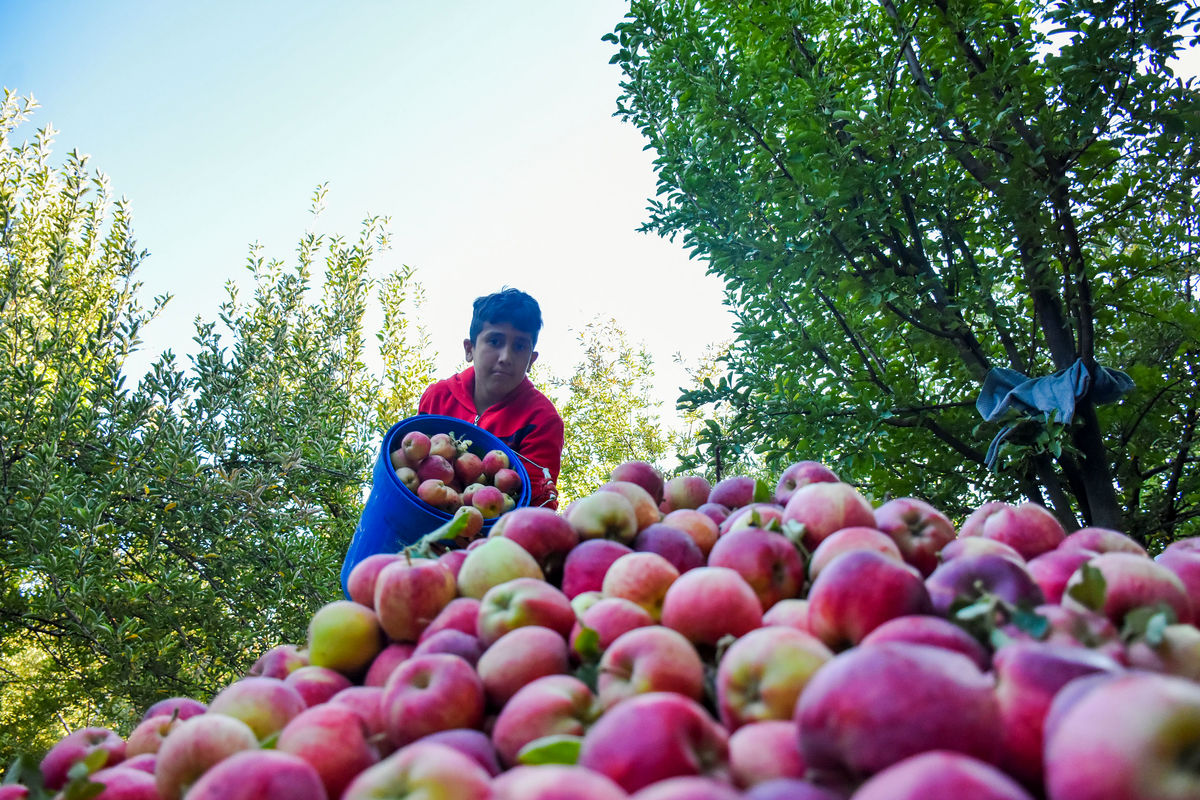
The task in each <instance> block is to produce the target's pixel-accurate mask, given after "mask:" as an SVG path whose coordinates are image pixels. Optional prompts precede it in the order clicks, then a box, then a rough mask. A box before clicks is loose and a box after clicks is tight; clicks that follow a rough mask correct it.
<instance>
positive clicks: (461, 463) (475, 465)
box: [454, 453, 483, 486]
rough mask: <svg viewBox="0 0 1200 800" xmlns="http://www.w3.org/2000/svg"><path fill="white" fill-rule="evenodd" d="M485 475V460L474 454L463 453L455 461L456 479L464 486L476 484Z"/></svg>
mask: <svg viewBox="0 0 1200 800" xmlns="http://www.w3.org/2000/svg"><path fill="white" fill-rule="evenodd" d="M482 475H483V459H482V458H480V457H479V456H477V455H475V454H474V453H463V454H462V455H460V456H458V457H457V458H456V459H454V477H455V478H457V479H458V482H459V483H460V484H462V485H463V486H470V485H471V484H472V483H476V482H477V481H478V480H479V479H480V477H482Z"/></svg>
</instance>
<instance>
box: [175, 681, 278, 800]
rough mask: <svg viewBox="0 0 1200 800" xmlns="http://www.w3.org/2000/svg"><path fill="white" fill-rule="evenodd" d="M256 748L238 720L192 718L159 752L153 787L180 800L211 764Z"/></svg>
mask: <svg viewBox="0 0 1200 800" xmlns="http://www.w3.org/2000/svg"><path fill="white" fill-rule="evenodd" d="M268 680H278V679H277V678H274V679H268ZM257 748H258V737H257V736H255V734H254V731H253V730H251V729H250V726H249V725H247V724H246V723H244V722H242V721H241V720H240V719H236V718H235V717H229V716H226V715H224V714H201V715H200V716H198V717H192V718H191V719H188V720H184V722H183V724H182V725H180V726H179V727H178V728H176V729H175V730H173V731H171V735H170V736H168V737H167V738H166V739H165V740H164V741H163V743H162V746H161V747H160V748H159V749H158V756H157V758H156V759H155V762H154V783H155V786H157V788H158V793H159V794H160V795H161V796H162V799H163V800H179V798H180V797H182V796H183V794H184V792H185V791H187V789H188V788H189V787H190V786H191V785H192V784H193V783H195V782H196V779H197V778H199V777H200V776H201V775H203V774H204V772H205V771H207V770H208V769H209V768H210V767H212V766H213V765H214V764H217V763H219V762H220V761H223V760H224V759H226V758H228V757H229V756H231V755H233V754H234V753H238V752H241V751H242V750H255V749H257Z"/></svg>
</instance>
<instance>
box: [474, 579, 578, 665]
mask: <svg viewBox="0 0 1200 800" xmlns="http://www.w3.org/2000/svg"><path fill="white" fill-rule="evenodd" d="M524 625H540V626H542V627H544V628H549V629H550V630H552V631H554V632H555V633H557V634H558V635H559V636H561V637H562V638H564V639H565V638H566V637H567V635H568V634H570V633H571V628H572V627H573V626H574V625H575V609H574V608H572V607H571V601H570V600H568V599H567V596H566V595H565V594H563V593H562V592H561V591H560V590H558V589H557V588H555V587H554V586H553V585H551V584H549V583H546V582H545V581H542V580H538V579H536V578H514V579H513V580H511V581H505V582H504V583H501V584H499V585H497V586H493V587H492V588H491V589H488V591H487V592H486V593H485V594H484V595H483V598H482V599H481V600H480V601H479V613H478V616H477V617H476V618H475V633H476V635H477V636H478V637H479V641H480V642H481V643H482V644H483V646H484V647H485V648H486V647H489V646H491V644H492V643H493V642H495V641H496V640H497V639H499V638H500V637H501V636H503V635H504V634H506V633H508V632H509V631H512V630H514V629H516V628H520V627H522V626H524Z"/></svg>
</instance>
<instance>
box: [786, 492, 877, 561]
mask: <svg viewBox="0 0 1200 800" xmlns="http://www.w3.org/2000/svg"><path fill="white" fill-rule="evenodd" d="M783 519H784V522H785V523H799V524H801V525H803V526H804V534H803V539H802V542H803V544H804V547H805V548H806V549H807V550H808V551H809V552H812V551H813V550H815V549H816V547H817V545H819V544H820V543H821V540H823V539H824V538H825V537H827V536H829V534H831V533H833V532H834V531H838V530H841V529H842V528H849V527H853V526H863V527H867V528H873V527H875V510H874V509H873V508H871V504H870V503H869V502H867V499H866V498H865V497H863V496H862V495H861V494H859V493H858V490H857V489H855V488H854V487H853V486H851V485H850V484H848V483H841V482H838V483H830V482H822V483H810V484H808V485H807V486H801V487H800V488H799V489H797V490H796V491H795V492H793V493H792V497H791V499H790V500H788V502H787V505H786V506H784V507H783Z"/></svg>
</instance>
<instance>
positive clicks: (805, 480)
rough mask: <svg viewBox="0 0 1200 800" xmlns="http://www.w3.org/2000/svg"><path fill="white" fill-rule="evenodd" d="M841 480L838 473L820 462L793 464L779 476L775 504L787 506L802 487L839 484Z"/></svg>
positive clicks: (798, 462)
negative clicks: (816, 484)
mask: <svg viewBox="0 0 1200 800" xmlns="http://www.w3.org/2000/svg"><path fill="white" fill-rule="evenodd" d="M840 481H841V479H840V478H839V477H838V476H837V473H836V472H834V471H833V470H831V469H830V468H829V467H827V466H825V465H824V464H822V463H821V462H819V461H797V462H796V463H794V464H791V465H789V466H788V467H787V469H785V470H784V471H783V473H782V474H780V476H779V482H778V483H776V484H775V498H774V499H775V502H776V503H778V504H779V505H781V506H786V505H787V502H788V500H791V499H792V494H794V493H795V491H796V490H797V489H799V488H800V487H801V486H807V485H808V484H810V483H838V482H840Z"/></svg>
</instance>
